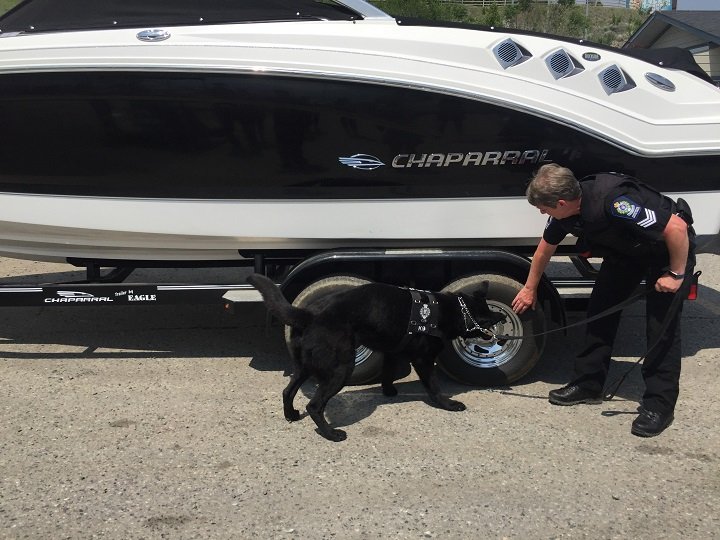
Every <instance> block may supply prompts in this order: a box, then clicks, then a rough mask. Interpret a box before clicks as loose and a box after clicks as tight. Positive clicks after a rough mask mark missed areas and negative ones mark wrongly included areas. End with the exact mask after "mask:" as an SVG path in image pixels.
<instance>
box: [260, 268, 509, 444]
mask: <svg viewBox="0 0 720 540" xmlns="http://www.w3.org/2000/svg"><path fill="white" fill-rule="evenodd" d="M247 280H248V282H249V283H251V284H252V285H253V286H255V288H257V289H258V290H259V291H260V293H261V294H262V296H263V300H264V301H265V306H266V307H267V309H268V311H269V312H270V313H272V314H273V315H274V316H275V317H276V318H277V319H279V320H280V321H281V322H282V323H284V324H286V325H288V326H290V327H291V328H292V329H293V331H292V332H291V338H290V351H291V356H292V359H293V364H294V369H293V373H292V376H291V377H290V383H289V384H288V386H287V387H286V388H285V390H284V392H283V408H284V412H285V418H286V419H287V420H289V421H291V422H292V421H295V420H298V419H299V418H300V413H299V412H298V411H297V410H296V409H295V408H294V407H293V400H294V399H295V395H296V394H297V391H298V389H299V388H300V386H301V385H302V384H303V382H305V381H306V380H307V379H308V377H310V376H311V375H314V376H315V377H316V378H317V379H318V381H319V385H318V388H317V391H316V392H315V395H314V396H313V397H312V399H310V401H309V403H308V404H307V411H308V414H309V415H310V416H311V417H312V419H313V420H314V421H315V423H316V424H317V426H318V430H319V432H320V434H321V435H322V436H323V437H325V438H326V439H329V440H331V441H342V440H344V439H345V437H346V434H345V432H344V431H342V430H339V429H332V428H331V427H330V425H329V424H328V423H327V421H326V420H325V415H324V411H325V406H326V405H327V403H328V401H329V400H330V398H332V397H333V396H334V395H335V394H337V393H338V392H339V391H340V390H341V389H342V388H343V387H344V386H345V385H346V384H347V381H348V379H349V377H350V375H351V374H352V371H353V368H354V367H355V348H356V347H358V346H359V345H365V346H366V347H369V348H370V349H372V350H374V351H379V352H382V353H384V361H383V369H382V389H383V393H384V394H385V395H386V396H394V395H397V390H396V389H395V387H394V386H393V376H394V374H395V373H396V372H397V367H396V364H397V363H399V362H405V363H407V362H410V363H411V364H412V365H413V367H414V368H415V371H416V372H417V374H418V376H419V378H420V381H421V382H422V384H423V385H424V386H425V389H426V390H427V392H428V394H429V396H430V399H431V400H432V401H433V402H434V403H435V404H436V405H437V406H438V407H440V408H442V409H446V410H449V411H463V410H465V405H463V404H462V403H460V402H459V401H454V400H452V399H448V398H447V397H444V396H443V395H441V394H440V388H439V385H438V381H437V374H436V373H435V358H436V357H437V355H438V353H439V352H440V351H441V350H442V348H443V345H444V340H447V339H454V338H456V337H458V336H462V337H464V338H470V337H477V336H481V335H484V336H486V337H487V330H485V329H487V328H490V327H492V326H493V325H494V324H496V323H498V322H500V321H502V320H503V319H504V316H503V315H501V314H499V313H495V312H492V311H490V309H489V308H488V305H487V303H486V302H485V295H486V294H487V282H485V283H483V287H481V289H480V290H479V291H478V292H476V293H475V294H474V295H473V296H469V295H466V294H459V295H456V294H450V293H426V292H425V291H413V290H412V289H403V288H400V287H395V286H392V285H384V284H380V283H369V284H367V285H361V286H359V287H354V288H352V289H348V290H346V291H342V292H338V293H336V294H334V295H332V296H330V297H327V298H323V299H322V300H323V301H322V303H321V308H320V309H301V308H296V307H293V306H292V305H290V303H288V301H287V300H286V299H285V297H284V296H283V295H282V293H281V291H280V289H278V288H277V286H276V285H275V284H274V283H273V282H272V281H271V280H269V279H268V278H266V277H265V276H262V275H260V274H253V275H251V276H250V277H248V279H247ZM421 293H422V294H425V296H424V297H422V299H421V300H418V299H419V298H421V296H420V295H421ZM425 301H427V303H425ZM418 302H419V303H420V305H419V307H420V308H421V309H420V310H419V313H420V315H419V316H418V317H416V319H417V321H415V322H417V323H418V325H417V326H415V327H413V326H412V325H409V319H412V317H411V305H412V304H413V303H415V304H418ZM433 310H434V313H433ZM416 311H417V309H416ZM433 321H434V322H433ZM418 328H419V330H418ZM423 331H425V332H429V333H422V332H423Z"/></svg>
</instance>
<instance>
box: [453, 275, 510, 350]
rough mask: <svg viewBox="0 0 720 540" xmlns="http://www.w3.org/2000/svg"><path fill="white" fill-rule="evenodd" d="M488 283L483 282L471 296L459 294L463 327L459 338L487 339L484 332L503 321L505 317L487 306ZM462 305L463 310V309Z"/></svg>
mask: <svg viewBox="0 0 720 540" xmlns="http://www.w3.org/2000/svg"><path fill="white" fill-rule="evenodd" d="M489 285H490V284H489V283H488V282H487V281H483V282H482V283H481V284H480V287H478V288H477V289H476V290H475V291H473V293H472V294H466V293H459V294H458V299H459V301H460V300H461V301H460V302H459V303H460V312H461V315H462V319H463V321H462V323H463V325H464V329H463V332H462V333H461V336H462V337H464V338H472V337H481V336H482V337H488V335H487V333H486V332H485V331H486V330H489V329H491V328H492V327H493V326H495V325H496V324H498V323H501V322H504V321H505V315H503V314H502V313H498V312H497V311H492V310H491V309H490V306H488V304H487V293H488V287H489ZM463 304H464V306H465V308H467V311H466V310H465V308H463Z"/></svg>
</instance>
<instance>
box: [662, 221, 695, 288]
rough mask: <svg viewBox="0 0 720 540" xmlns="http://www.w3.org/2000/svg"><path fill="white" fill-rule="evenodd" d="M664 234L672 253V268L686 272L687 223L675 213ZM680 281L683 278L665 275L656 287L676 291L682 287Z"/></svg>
mask: <svg viewBox="0 0 720 540" xmlns="http://www.w3.org/2000/svg"><path fill="white" fill-rule="evenodd" d="M662 235H663V239H664V240H665V244H666V245H667V249H668V253H669V254H670V270H672V271H673V272H675V273H677V274H683V273H685V265H686V264H687V258H688V248H689V240H688V231H687V223H685V221H684V220H682V219H681V218H679V217H678V216H676V215H675V214H673V215H671V216H670V220H669V221H668V222H667V225H665V229H664V230H663V232H662ZM661 280H662V281H661ZM680 283H682V280H679V279H674V278H673V277H672V276H667V275H665V276H661V278H660V279H658V281H657V284H656V287H655V288H656V289H658V290H663V291H666V292H675V291H676V290H677V289H678V288H679V287H680ZM658 287H659V288H658Z"/></svg>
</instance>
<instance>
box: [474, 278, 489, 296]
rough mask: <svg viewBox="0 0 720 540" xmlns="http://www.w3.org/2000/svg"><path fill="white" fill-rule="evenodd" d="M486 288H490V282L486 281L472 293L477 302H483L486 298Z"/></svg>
mask: <svg viewBox="0 0 720 540" xmlns="http://www.w3.org/2000/svg"><path fill="white" fill-rule="evenodd" d="M488 287H490V282H489V281H487V280H485V281H483V282H482V283H480V286H479V287H478V288H477V289H475V290H474V291H473V296H474V297H475V298H477V299H478V300H485V299H486V298H487V293H488Z"/></svg>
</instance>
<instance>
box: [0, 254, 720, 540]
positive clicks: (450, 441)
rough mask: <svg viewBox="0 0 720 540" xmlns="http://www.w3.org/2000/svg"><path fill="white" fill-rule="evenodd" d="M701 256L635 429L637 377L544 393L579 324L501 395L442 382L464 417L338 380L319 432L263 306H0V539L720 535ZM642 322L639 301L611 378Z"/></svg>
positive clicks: (713, 295) (559, 375)
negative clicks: (659, 402)
mask: <svg viewBox="0 0 720 540" xmlns="http://www.w3.org/2000/svg"><path fill="white" fill-rule="evenodd" d="M699 267H700V268H701V269H702V270H703V271H704V275H703V280H702V287H701V291H700V294H701V299H700V300H699V301H697V302H695V303H691V304H688V305H687V307H686V311H685V318H684V332H685V334H684V336H685V343H684V351H685V355H686V359H685V364H684V368H683V376H682V393H681V398H680V402H679V405H678V409H677V411H676V422H675V424H674V425H673V426H672V427H671V428H670V429H668V430H667V431H666V433H664V434H663V435H662V436H661V437H658V438H655V439H647V440H645V439H639V438H636V437H634V436H632V435H630V432H629V430H630V423H631V422H632V419H633V418H634V411H635V409H636V407H637V400H638V398H639V396H640V395H641V392H642V382H641V379H640V378H639V375H638V373H637V372H635V373H633V374H632V375H631V376H630V378H629V380H628V382H627V383H626V384H625V386H624V387H623V388H622V390H621V392H620V394H619V397H618V398H617V399H615V400H613V401H612V402H608V403H605V404H603V405H597V406H579V407H571V408H558V407H554V406H552V405H550V404H548V402H547V400H546V397H547V392H548V390H550V389H551V388H553V387H555V386H557V385H560V384H563V383H564V382H566V381H567V380H568V378H569V377H570V373H571V361H572V352H573V351H575V350H577V348H578V346H579V337H580V330H578V331H574V332H573V333H571V335H570V336H568V337H562V336H557V337H554V338H553V339H552V340H551V342H550V344H549V346H548V348H547V351H546V355H545V358H544V359H543V361H542V362H541V364H540V365H539V366H538V368H537V369H536V370H535V371H534V372H533V373H532V374H531V375H530V376H529V377H528V378H527V379H526V380H524V381H522V383H521V384H517V385H515V386H513V387H512V388H507V389H496V390H488V389H472V388H467V387H464V386H461V385H458V384H454V383H452V382H450V381H447V380H446V381H444V386H445V388H446V389H447V390H448V392H449V393H451V394H454V395H455V397H456V398H458V399H461V400H462V401H464V402H465V403H466V404H467V406H468V410H467V411H465V412H462V413H451V412H446V411H441V410H438V409H435V408H432V407H430V406H429V405H428V404H427V403H426V401H425V397H424V394H423V392H422V389H421V387H420V385H419V383H418V382H417V380H416V379H415V377H414V376H410V377H408V378H407V379H405V380H404V381H403V382H402V383H401V384H400V385H399V389H400V392H401V393H400V395H399V396H398V397H397V398H395V399H388V398H385V397H383V396H382V395H381V393H380V392H379V390H378V388H377V387H372V386H370V387H354V388H348V389H345V391H344V392H342V394H341V395H339V396H338V397H337V398H335V399H334V400H333V401H332V402H331V405H330V407H329V411H328V414H329V417H330V419H331V421H332V422H333V423H334V424H335V425H337V426H342V427H343V429H346V430H347V432H348V440H347V441H345V442H343V443H337V444H333V443H330V442H328V441H326V440H324V439H322V438H320V436H318V435H317V434H316V433H315V430H314V425H313V423H312V422H311V420H310V419H309V418H303V419H302V420H301V421H300V422H297V423H294V424H289V423H287V422H286V421H285V420H284V419H283V416H282V411H281V407H280V391H281V389H282V388H283V386H284V385H285V383H286V379H285V377H284V375H285V372H284V370H285V367H286V365H287V363H286V353H285V350H284V345H283V340H282V333H281V330H280V328H278V327H273V328H270V329H269V330H266V328H265V326H264V321H265V316H264V311H263V308H262V307H261V306H253V305H249V306H245V307H243V308H242V309H241V313H240V314H239V317H238V318H237V319H234V318H231V317H229V316H227V315H226V314H223V313H221V312H220V310H218V309H215V308H211V307H203V306H199V307H198V306H183V307H175V308H170V307H132V308H116V309H109V308H102V307H97V308H95V307H93V308H86V309H78V308H75V309H70V308H67V309H63V308H56V309H44V310H40V309H35V308H12V309H10V308H5V309H0V380H2V388H1V389H0V409H1V411H2V418H3V422H2V425H0V538H37V539H49V538H52V539H59V538H73V539H75V538H96V537H97V538H117V539H134V538H203V539H205V538H233V539H240V538H281V539H285V538H287V539H291V538H298V539H316V538H338V539H344V538H351V539H352V538H443V539H466V538H520V539H529V538H592V539H601V538H623V539H625V538H633V539H635V538H647V539H658V538H684V539H687V538H690V539H708V538H720V473H719V471H720V467H719V464H720V432H719V431H718V429H717V426H718V424H719V423H720V400H718V398H717V396H718V394H719V393H720V362H719V360H720V358H719V357H720V323H719V321H720V317H718V315H719V312H720V256H717V255H705V256H701V258H700V265H699ZM60 270H62V269H60V268H58V267H54V266H48V265H42V264H39V263H20V262H18V261H12V260H7V259H1V260H0V274H2V275H3V276H5V275H8V274H16V273H18V272H20V271H22V272H25V273H30V274H36V276H35V277H37V275H41V274H43V275H44V274H46V273H47V272H56V271H60ZM43 277H45V278H48V279H52V278H53V277H55V276H52V275H50V276H43ZM33 279H35V278H33ZM5 281H7V280H5ZM642 333H643V332H642V317H641V310H640V309H639V306H637V307H634V308H632V309H630V310H629V312H628V313H627V314H626V315H625V320H624V325H623V329H622V332H621V336H620V339H619V344H618V348H617V354H618V356H617V363H616V368H617V369H616V371H615V373H617V372H618V371H621V370H624V369H625V368H626V367H627V366H629V365H630V362H632V361H633V359H634V358H635V357H636V356H638V355H640V354H641V353H642V352H643V342H644V340H643V339H641V337H640V336H641V335H642ZM304 390H305V391H306V392H311V391H312V387H311V386H308V387H307V388H305V389H304ZM306 399H307V398H306V397H305V396H303V395H300V396H299V401H300V404H301V406H302V405H303V404H304V402H305V401H306Z"/></svg>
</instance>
